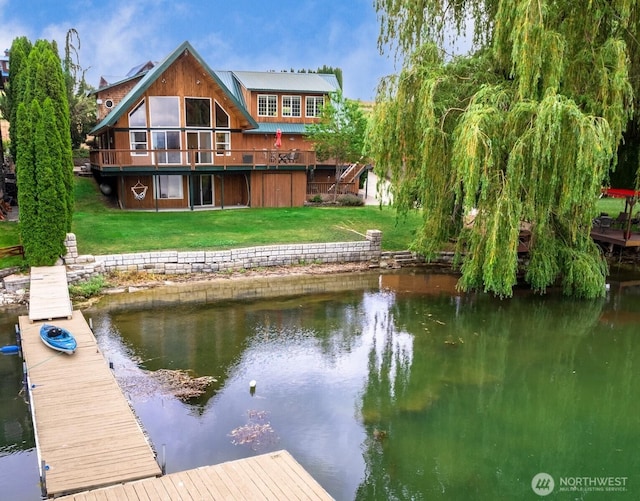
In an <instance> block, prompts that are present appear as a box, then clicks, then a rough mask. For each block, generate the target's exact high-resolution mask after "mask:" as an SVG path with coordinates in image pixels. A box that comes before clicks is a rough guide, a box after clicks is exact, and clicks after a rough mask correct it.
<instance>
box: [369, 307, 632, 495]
mask: <svg viewBox="0 0 640 501" xmlns="http://www.w3.org/2000/svg"><path fill="white" fill-rule="evenodd" d="M601 309H602V302H600V301H596V302H584V301H582V302H577V301H571V300H566V299H564V300H556V299H553V298H540V297H532V296H531V297H526V298H514V299H512V300H510V301H497V300H493V299H491V298H488V297H478V298H475V299H474V298H473V297H471V296H466V297H461V298H455V297H440V298H438V299H434V300H426V299H425V297H424V296H420V297H418V296H417V297H411V296H408V297H404V298H398V300H397V301H396V302H394V304H393V306H392V307H391V308H390V310H389V312H388V314H387V315H384V314H381V313H378V314H377V316H376V324H377V325H376V328H375V337H376V338H377V343H374V344H373V345H372V348H371V351H370V356H369V375H368V381H367V386H366V388H365V390H364V393H363V397H362V408H361V413H362V419H363V421H364V425H365V428H366V430H367V436H368V437H369V438H368V439H367V441H366V443H365V444H364V457H365V462H366V465H367V467H366V472H365V478H364V480H363V482H362V484H361V485H360V487H359V489H358V493H357V497H358V499H428V498H431V497H439V496H445V497H447V498H450V499H463V498H473V497H474V495H475V497H477V496H478V495H479V493H482V495H483V496H487V494H490V495H493V496H498V497H499V496H502V497H504V496H505V495H506V496H507V497H508V496H512V497H514V498H518V497H522V496H523V495H525V492H526V490H527V489H529V487H528V482H527V481H525V480H523V478H525V479H526V478H528V479H529V481H530V478H531V476H532V475H533V474H535V473H536V472H537V471H533V472H532V470H535V469H536V468H538V471H542V470H540V468H542V467H543V466H544V465H545V464H546V465H548V467H549V468H551V467H554V466H567V465H569V466H571V465H574V468H575V469H574V471H575V472H576V474H580V473H579V472H580V469H579V466H580V465H581V464H582V462H581V457H580V456H581V454H583V453H584V450H583V449H582V448H581V447H580V446H581V445H583V444H576V443H575V441H579V440H581V438H582V437H583V436H584V435H585V433H587V430H586V427H588V426H593V425H594V423H593V420H591V419H586V420H585V424H584V426H581V425H580V424H576V423H573V424H572V423H570V422H568V421H569V420H574V419H575V418H576V416H577V411H576V409H575V407H576V399H577V398H579V391H578V389H577V388H576V384H577V379H576V377H572V376H574V375H573V374H572V370H573V369H572V368H573V367H575V366H576V363H577V359H579V358H580V357H581V356H582V355H583V353H582V352H583V351H585V350H586V351H588V350H589V347H588V346H589V343H585V342H583V341H584V339H585V338H588V337H589V334H590V333H591V332H592V331H593V328H594V326H596V325H597V323H598V318H599V316H600V312H601ZM406 333H409V334H411V336H412V343H410V346H409V348H407V347H406V342H404V341H402V340H401V339H402V338H403V336H406ZM399 340H400V341H399ZM403 346H405V347H404V348H403ZM627 365H630V364H629V363H628V362H627ZM624 373H625V374H627V376H628V377H629V376H630V374H631V372H630V369H629V370H625V371H624ZM607 388H608V389H606V390H603V391H604V392H605V393H609V394H610V393H611V386H608V387H607ZM613 393H616V394H617V393H618V392H613ZM611 398H613V397H612V396H611V395H609V396H607V400H611ZM610 403H612V402H610ZM579 408H580V410H582V411H584V412H585V413H587V412H588V409H586V408H584V407H579ZM610 418H612V419H614V420H615V417H614V416H613V415H611V416H610ZM598 419H600V418H598ZM602 426H604V424H603V423H602V422H599V423H598V427H600V428H601V427H602ZM497 437H499V438H497ZM506 437H508V439H507V438H506ZM558 441H560V442H558ZM572 441H574V443H572ZM538 463H540V464H538ZM582 473H584V471H582ZM489 497H490V496H489Z"/></svg>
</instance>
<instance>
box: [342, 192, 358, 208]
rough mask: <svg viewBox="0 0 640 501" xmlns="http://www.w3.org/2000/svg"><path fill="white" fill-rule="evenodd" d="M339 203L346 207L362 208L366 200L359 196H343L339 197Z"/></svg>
mask: <svg viewBox="0 0 640 501" xmlns="http://www.w3.org/2000/svg"><path fill="white" fill-rule="evenodd" d="M338 202H339V203H340V205H343V206H345V207H361V206H363V205H364V200H362V198H360V197H359V196H358V195H342V196H340V197H338Z"/></svg>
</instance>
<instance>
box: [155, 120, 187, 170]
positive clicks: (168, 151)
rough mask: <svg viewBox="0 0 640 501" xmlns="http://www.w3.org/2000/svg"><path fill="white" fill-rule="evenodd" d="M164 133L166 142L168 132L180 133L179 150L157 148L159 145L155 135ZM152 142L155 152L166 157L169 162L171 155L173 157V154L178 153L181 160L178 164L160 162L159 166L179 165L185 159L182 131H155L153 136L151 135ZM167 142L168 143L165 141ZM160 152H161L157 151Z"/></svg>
mask: <svg viewBox="0 0 640 501" xmlns="http://www.w3.org/2000/svg"><path fill="white" fill-rule="evenodd" d="M159 132H161V133H163V134H164V135H165V140H166V134H167V132H178V142H179V144H178V148H177V149H173V148H168V149H160V148H157V145H156V143H155V141H154V138H153V134H156V133H159ZM151 142H152V148H153V150H154V152H155V154H156V155H166V158H167V160H169V155H171V154H172V153H177V154H178V155H179V157H178V158H179V160H178V161H177V162H158V165H179V164H181V163H182V162H183V158H182V134H180V131H176V130H175V129H161V130H153V131H152V134H151ZM165 142H166V141H165ZM156 150H159V151H156Z"/></svg>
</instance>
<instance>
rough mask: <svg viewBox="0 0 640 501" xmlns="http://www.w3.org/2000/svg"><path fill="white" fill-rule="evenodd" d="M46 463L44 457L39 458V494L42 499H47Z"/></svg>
mask: <svg viewBox="0 0 640 501" xmlns="http://www.w3.org/2000/svg"><path fill="white" fill-rule="evenodd" d="M46 472H47V463H46V461H45V460H44V459H42V460H40V494H41V495H42V499H47V497H48V496H47V473H46Z"/></svg>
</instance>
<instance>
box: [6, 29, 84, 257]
mask: <svg viewBox="0 0 640 501" xmlns="http://www.w3.org/2000/svg"><path fill="white" fill-rule="evenodd" d="M20 73H21V75H22V77H21V79H22V78H24V91H23V93H22V95H21V101H20V102H19V103H18V107H17V110H18V112H17V113H16V120H15V122H14V123H12V128H13V127H14V126H15V129H16V131H17V134H18V137H17V141H16V152H17V153H16V172H17V183H18V204H19V206H20V233H21V238H22V241H23V245H24V248H25V258H26V260H27V262H28V263H29V265H31V266H40V265H50V264H53V263H54V262H55V260H56V258H57V257H58V256H59V255H60V254H62V253H63V252H64V239H65V234H66V232H67V231H69V230H70V228H71V219H72V215H73V205H74V199H73V161H72V153H71V134H70V129H69V107H68V102H67V94H66V87H65V83H64V77H63V73H62V65H61V61H60V58H59V56H58V54H57V48H56V45H55V43H50V42H47V41H44V40H38V41H37V42H36V43H35V44H34V46H33V48H32V50H31V51H30V53H29V56H28V58H27V59H26V61H25V64H24V68H23V69H22V70H21V71H20ZM14 105H15V103H14Z"/></svg>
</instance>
